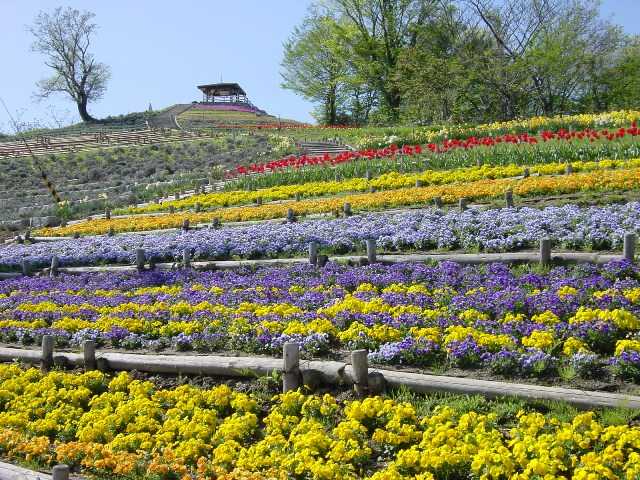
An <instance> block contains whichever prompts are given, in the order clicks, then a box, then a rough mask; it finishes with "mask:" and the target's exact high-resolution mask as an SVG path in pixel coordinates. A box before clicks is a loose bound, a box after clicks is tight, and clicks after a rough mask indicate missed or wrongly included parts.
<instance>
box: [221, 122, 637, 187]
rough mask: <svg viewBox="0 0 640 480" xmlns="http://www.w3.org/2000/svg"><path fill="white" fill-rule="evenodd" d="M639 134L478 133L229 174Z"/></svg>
mask: <svg viewBox="0 0 640 480" xmlns="http://www.w3.org/2000/svg"><path fill="white" fill-rule="evenodd" d="M638 134H640V130H639V129H638V128H637V126H636V124H635V122H634V123H633V124H632V125H631V126H630V127H629V128H624V127H621V128H619V129H617V130H615V131H609V130H607V129H603V130H600V131H597V130H592V129H586V130H580V131H572V132H569V131H566V130H562V129H561V130H560V131H558V132H557V133H553V132H549V131H543V132H541V133H540V134H539V135H536V134H533V135H532V134H529V133H521V134H518V135H512V134H505V135H498V136H488V137H481V138H477V137H475V136H472V137H468V138H464V139H448V138H445V139H444V140H443V141H442V142H441V143H429V144H427V145H403V146H402V147H398V146H397V145H396V144H391V145H389V146H386V147H383V148H378V149H367V150H358V151H349V152H343V153H339V154H337V155H329V154H324V155H319V156H308V155H301V156H295V155H291V156H288V157H285V158H282V159H280V160H272V161H269V162H264V163H252V164H250V165H248V166H239V167H236V168H235V169H234V170H232V171H229V172H228V176H229V177H233V176H236V175H247V174H256V173H266V172H277V171H279V170H286V169H290V168H296V169H297V168H301V167H305V166H309V165H313V166H323V165H324V166H327V165H329V166H334V165H340V164H344V163H350V162H353V161H355V160H359V159H367V160H373V159H379V158H395V157H397V156H401V155H402V156H409V157H411V156H414V155H420V154H421V153H422V152H423V151H424V152H427V153H432V154H442V153H447V152H451V151H455V150H471V149H476V148H481V147H484V148H493V147H496V146H497V145H502V144H505V145H536V144H538V143H539V142H550V141H557V142H574V141H578V142H579V141H585V142H595V141H597V140H603V139H604V140H608V141H614V140H619V139H622V138H625V137H627V136H630V137H636V136H638Z"/></svg>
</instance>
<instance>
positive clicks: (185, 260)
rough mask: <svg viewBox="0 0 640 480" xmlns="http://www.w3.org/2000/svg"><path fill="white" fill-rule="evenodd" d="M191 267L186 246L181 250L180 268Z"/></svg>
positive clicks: (189, 254) (189, 253)
mask: <svg viewBox="0 0 640 480" xmlns="http://www.w3.org/2000/svg"><path fill="white" fill-rule="evenodd" d="M190 267H191V251H190V250H189V249H188V248H185V249H184V250H182V268H190Z"/></svg>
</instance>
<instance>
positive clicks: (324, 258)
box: [317, 255, 329, 267]
mask: <svg viewBox="0 0 640 480" xmlns="http://www.w3.org/2000/svg"><path fill="white" fill-rule="evenodd" d="M328 261H329V257H328V256H327V255H318V261H317V265H318V266H319V267H324V266H325V265H326V264H327V262H328Z"/></svg>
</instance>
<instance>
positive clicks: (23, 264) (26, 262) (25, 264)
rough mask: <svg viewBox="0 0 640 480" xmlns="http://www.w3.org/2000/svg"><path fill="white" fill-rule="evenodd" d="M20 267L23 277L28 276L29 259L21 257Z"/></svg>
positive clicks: (29, 271)
mask: <svg viewBox="0 0 640 480" xmlns="http://www.w3.org/2000/svg"><path fill="white" fill-rule="evenodd" d="M20 267H21V268H22V275H24V276H25V277H28V276H29V274H30V273H31V265H30V264H29V260H27V259H26V258H23V259H22V261H21V262H20Z"/></svg>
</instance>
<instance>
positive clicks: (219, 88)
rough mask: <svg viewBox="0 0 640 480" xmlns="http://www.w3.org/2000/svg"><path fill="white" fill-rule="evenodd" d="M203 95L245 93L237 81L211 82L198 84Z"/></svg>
mask: <svg viewBox="0 0 640 480" xmlns="http://www.w3.org/2000/svg"><path fill="white" fill-rule="evenodd" d="M198 89H200V90H202V92H204V94H205V95H209V96H216V97H217V96H229V95H246V93H245V91H244V90H243V89H242V87H241V86H240V85H238V84H237V83H211V84H209V85H198Z"/></svg>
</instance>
